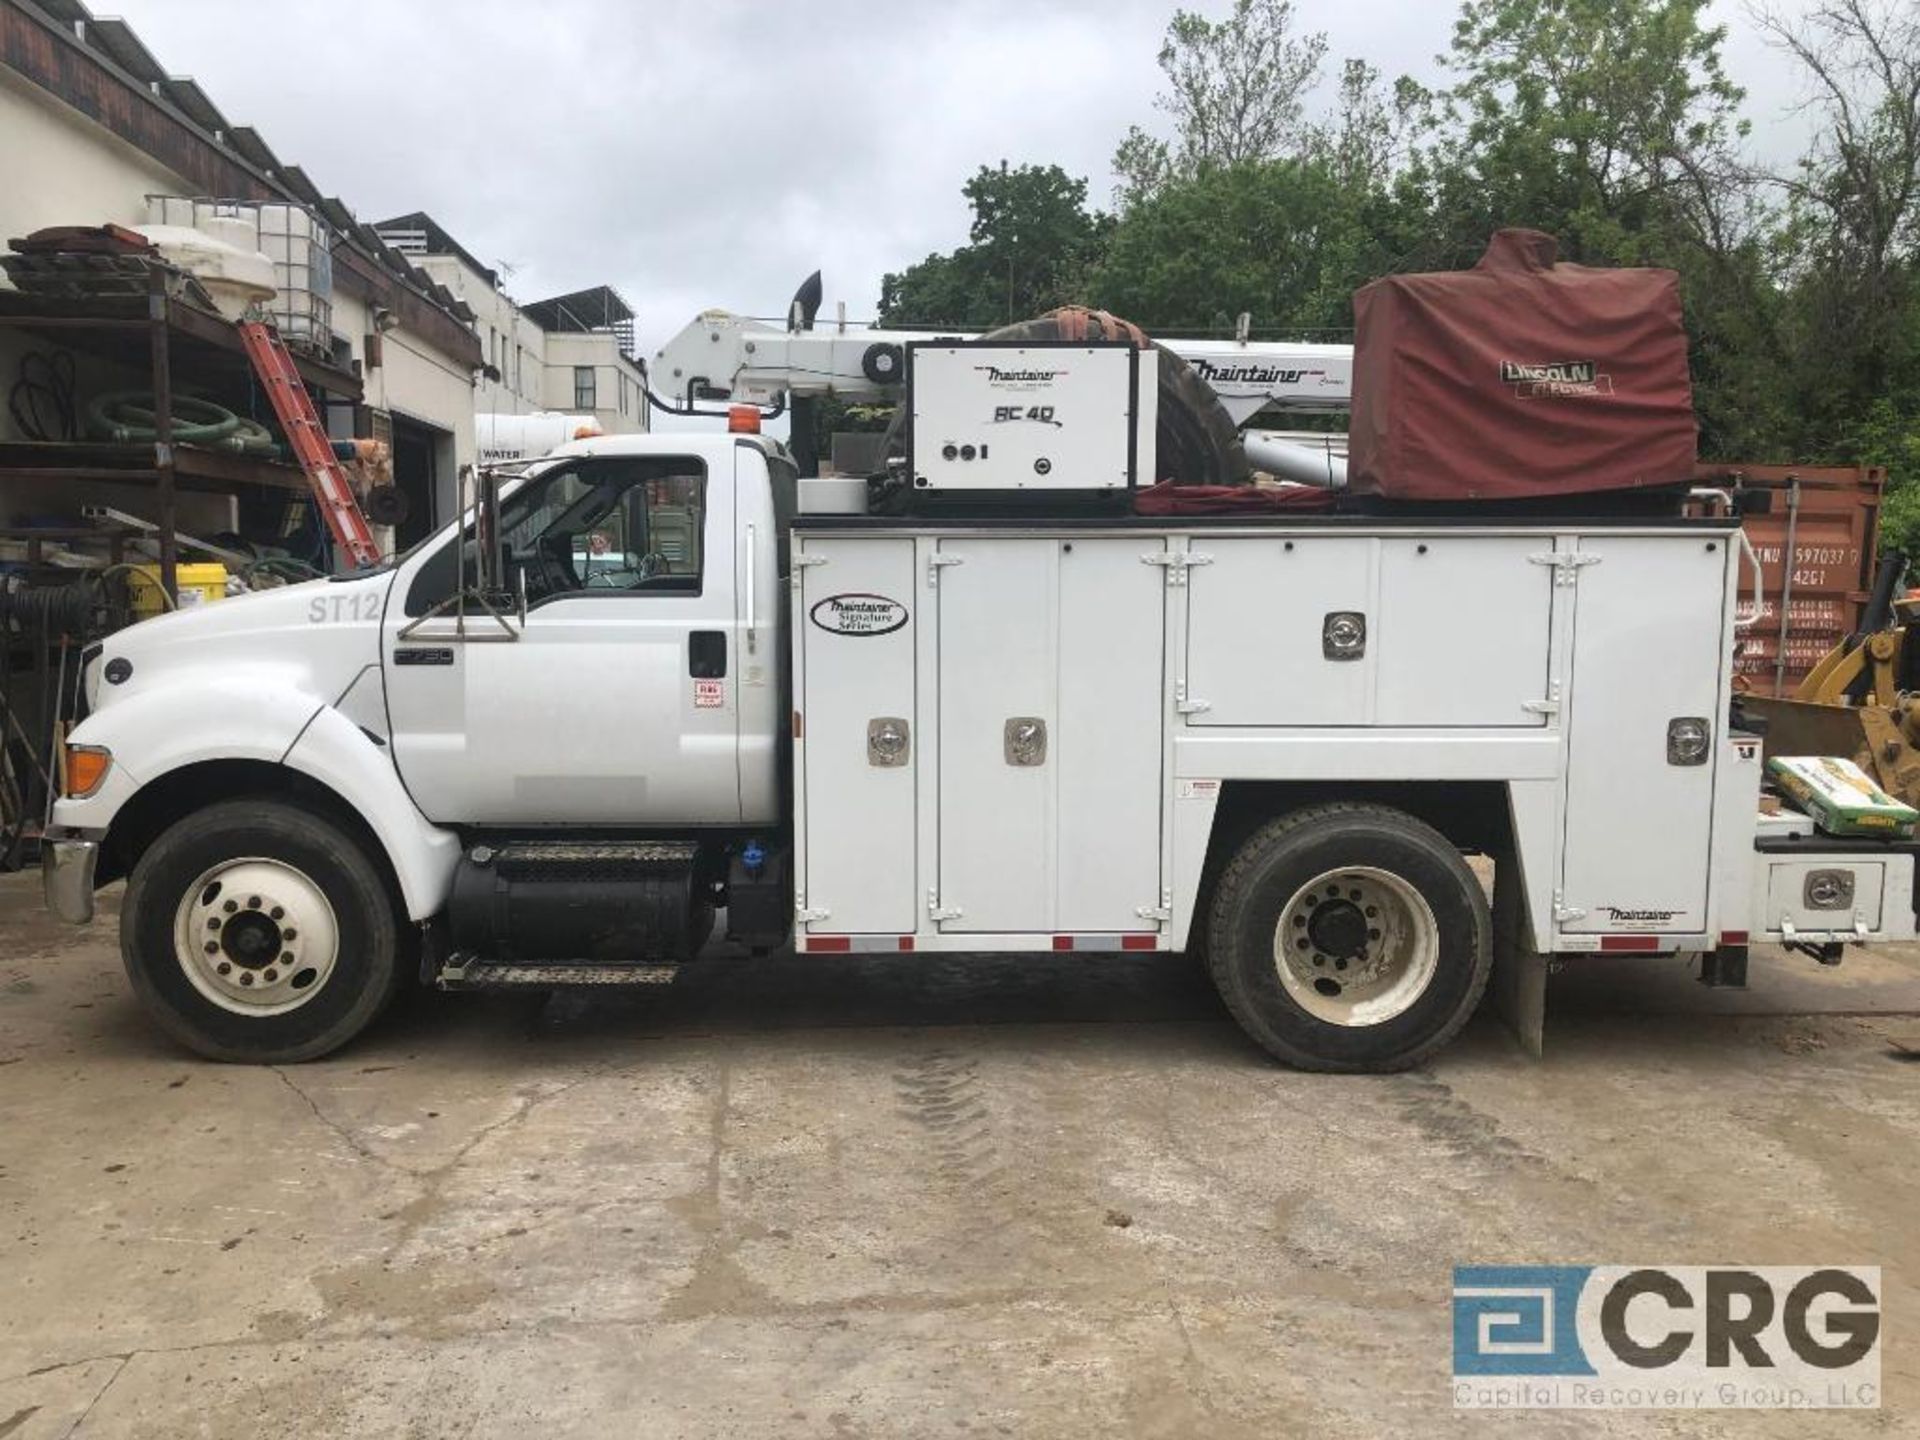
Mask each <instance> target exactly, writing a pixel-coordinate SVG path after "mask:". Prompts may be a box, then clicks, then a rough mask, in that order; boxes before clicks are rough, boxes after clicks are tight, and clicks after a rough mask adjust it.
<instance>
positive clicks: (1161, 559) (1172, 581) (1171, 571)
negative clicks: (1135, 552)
mask: <svg viewBox="0 0 1920 1440" xmlns="http://www.w3.org/2000/svg"><path fill="white" fill-rule="evenodd" d="M1140 563H1141V564H1142V565H1159V566H1161V567H1163V568H1164V569H1165V570H1166V572H1167V584H1168V585H1169V586H1176V585H1184V584H1186V583H1187V571H1189V570H1191V569H1192V568H1193V567H1194V566H1196V565H1211V564H1212V563H1213V556H1211V555H1199V554H1195V553H1194V552H1193V551H1191V550H1149V551H1148V552H1147V553H1146V554H1145V555H1142V556H1141V557H1140Z"/></svg>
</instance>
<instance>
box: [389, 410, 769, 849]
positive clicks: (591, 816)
mask: <svg viewBox="0 0 1920 1440" xmlns="http://www.w3.org/2000/svg"><path fill="white" fill-rule="evenodd" d="M793 489H794V469H793V464H792V461H791V460H790V459H789V458H788V457H787V456H786V455H785V453H784V452H783V451H782V450H781V449H780V448H779V447H778V446H777V445H775V444H774V443H772V442H771V441H767V440H762V439H759V438H757V437H755V438H751V439H749V438H745V437H734V436H724V435H723V436H671V435H669V436H624V437H617V438H601V439H594V440H588V441H580V442H575V443H574V444H572V445H569V446H567V447H566V448H565V449H563V450H562V451H560V452H559V453H558V454H557V455H556V456H555V457H554V458H553V459H551V460H550V461H549V462H548V463H546V464H543V465H541V466H540V467H538V468H537V469H536V470H535V472H534V473H532V474H530V475H529V476H527V477H526V478H525V479H523V480H522V481H520V482H519V483H518V484H517V485H516V486H514V487H513V488H512V489H510V490H509V491H507V493H506V494H505V495H504V496H503V498H502V500H501V506H500V547H501V550H502V552H503V561H504V565H505V567H506V575H507V577H508V581H509V585H510V587H511V589H512V592H513V595H514V598H515V602H516V604H517V603H518V601H519V600H520V599H521V598H522V597H523V598H524V603H525V609H524V618H522V617H521V616H520V615H516V616H515V617H514V618H513V620H512V622H511V632H512V633H513V634H514V635H515V636H516V638H515V639H513V640H511V641H507V640H505V639H504V636H505V635H506V634H507V633H508V631H507V630H505V629H494V630H492V631H491V632H489V630H488V629H487V628H486V627H485V626H484V625H482V626H478V627H477V626H476V624H475V621H474V618H473V617H472V616H471V615H465V616H463V615H460V614H457V613H454V611H453V610H451V609H449V602H450V601H453V600H454V599H455V598H456V597H457V592H458V591H459V589H460V588H461V587H462V586H463V585H465V584H469V583H471V580H472V577H473V576H474V574H475V573H476V569H477V564H478V555H477V544H476V540H475V537H474V535H473V533H472V530H471V528H469V529H467V530H465V531H463V532H461V533H460V534H458V535H456V534H454V533H453V532H452V531H451V530H448V531H446V532H443V533H442V534H440V535H437V536H435V537H434V539H433V540H432V541H430V542H429V543H428V544H427V545H425V546H424V547H422V549H421V552H420V553H419V554H417V555H415V556H412V557H410V558H409V559H408V560H407V562H406V563H405V564H403V565H402V566H400V567H399V570H398V573H397V575H396V576H395V578H394V581H393V586H392V590H391V593H390V595H389V598H388V601H387V603H386V605H385V607H384V612H383V618H382V620H381V627H380V628H381V645H380V660H381V668H382V672H383V677H384V683H385V692H386V713H387V719H388V722H389V725H390V731H389V735H388V741H389V745H390V747H391V754H392V758H393V764H394V768H395V769H396V771H397V772H398V774H399V777H400V779H401V781H402V783H403V784H404V785H405V786H406V788H407V792H408V794H409V795H410V796H411V797H412V799H413V802H414V803H415V804H416V805H417V806H418V807H419V809H420V812H421V813H422V814H423V815H424V816H425V817H426V818H427V819H428V820H430V821H432V822H433V823H435V824H437V825H444V826H452V827H465V826H534V827H542V826H551V825H554V824H555V823H562V822H563V823H566V824H568V825H573V826H613V827H650V826H652V827H675V828H685V827H689V826H692V827H701V828H705V827H713V828H717V829H721V830H725V829H729V828H738V827H742V826H745V827H754V826H761V827H764V826H770V825H776V824H778V822H779V817H780V807H781V801H780V767H779V747H778V744H777V740H778V738H779V736H780V735H781V734H782V733H783V730H784V725H783V721H784V718H785V716H784V709H785V707H784V705H783V702H782V699H781V683H782V673H783V670H782V661H781V654H782V647H781V641H780V635H781V626H782V615H783V590H782V586H781V580H782V575H781V572H780V557H781V553H782V549H783V546H782V542H781V539H780V536H781V534H782V531H781V517H780V516H779V514H778V513H777V508H776V502H775V494H776V491H784V492H785V496H786V497H787V503H788V504H789V505H790V499H791V496H792V494H793ZM491 635H500V636H502V637H503V638H502V639H501V640H500V641H499V642H497V643H489V642H490V636H491ZM476 636H477V637H479V638H478V639H475V640H474V641H473V643H467V642H468V639H469V638H470V637H476Z"/></svg>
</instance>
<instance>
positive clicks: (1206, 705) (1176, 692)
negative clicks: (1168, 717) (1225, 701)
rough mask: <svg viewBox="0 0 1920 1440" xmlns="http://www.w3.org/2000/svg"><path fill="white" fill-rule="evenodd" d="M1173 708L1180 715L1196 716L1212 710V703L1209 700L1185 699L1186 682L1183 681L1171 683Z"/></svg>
mask: <svg viewBox="0 0 1920 1440" xmlns="http://www.w3.org/2000/svg"><path fill="white" fill-rule="evenodd" d="M1173 708H1174V709H1175V710H1176V711H1178V712H1179V713H1180V714H1182V715H1198V714H1199V713H1200V712H1201V711H1203V710H1211V709H1212V708H1213V702H1212V701H1211V700H1189V699H1188V698H1187V682H1186V681H1184V680H1176V681H1174V682H1173Z"/></svg>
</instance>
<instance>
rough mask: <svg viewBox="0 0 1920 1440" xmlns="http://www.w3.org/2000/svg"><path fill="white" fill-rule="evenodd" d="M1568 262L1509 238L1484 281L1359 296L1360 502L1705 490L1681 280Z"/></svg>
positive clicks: (1451, 281) (1351, 445)
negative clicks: (1696, 472)
mask: <svg viewBox="0 0 1920 1440" xmlns="http://www.w3.org/2000/svg"><path fill="white" fill-rule="evenodd" d="M1556 254H1557V246H1556V244H1555V242H1554V240H1553V237H1552V236H1550V235H1543V234H1541V233H1540V232H1539V231H1537V230H1502V231H1501V232H1500V233H1499V234H1497V235H1495V236H1494V237H1493V243H1492V244H1491V245H1489V246H1488V247H1487V253H1486V254H1485V255H1483V256H1482V257H1481V259H1480V262H1479V264H1477V265H1475V266H1474V267H1473V269H1471V270H1461V271H1452V272H1448V273H1444V274H1435V275H1392V276H1388V277H1387V278H1386V279H1384V280H1376V281H1374V282H1373V283H1372V284H1371V285H1368V286H1366V287H1365V288H1363V289H1362V290H1360V291H1359V292H1358V293H1357V294H1356V295H1355V296H1354V299H1353V309H1354V322H1355V326H1356V333H1355V336H1354V358H1353V416H1352V421H1351V423H1350V425H1349V428H1348V437H1347V444H1348V456H1347V484H1348V486H1349V487H1350V488H1351V489H1353V490H1355V491H1358V492H1360V493H1363V494H1376V495H1383V496H1387V497H1390V498H1394V499H1402V500H1506V499H1514V498H1517V497H1530V498H1538V497H1543V496H1556V495H1573V494H1581V493H1585V492H1591V491H1599V490H1620V489H1627V488H1630V487H1633V486H1642V485H1673V484H1677V483H1681V482H1684V481H1686V480H1688V479H1689V478H1690V477H1691V476H1692V474H1693V467H1694V458H1695V457H1694V447H1695V439H1696V432H1695V428H1694V420H1693V391H1692V386H1691V385H1690V383H1689V381H1688V378H1687V335H1686V330H1685V328H1684V326H1683V325H1682V324H1681V319H1680V285H1679V277H1678V276H1676V275H1675V274H1674V272H1673V271H1671V270H1601V269H1594V268H1592V267H1589V266H1585V265H1562V264H1557V263H1555V256H1556Z"/></svg>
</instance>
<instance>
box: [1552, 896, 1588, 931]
mask: <svg viewBox="0 0 1920 1440" xmlns="http://www.w3.org/2000/svg"><path fill="white" fill-rule="evenodd" d="M1586 918H1587V912H1586V911H1584V910H1582V909H1581V908H1580V907H1579V906H1578V905H1569V904H1567V903H1566V895H1565V892H1563V891H1560V890H1556V891H1554V892H1553V923H1554V924H1556V925H1565V924H1568V923H1569V922H1571V921H1574V920H1584V919H1586Z"/></svg>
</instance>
